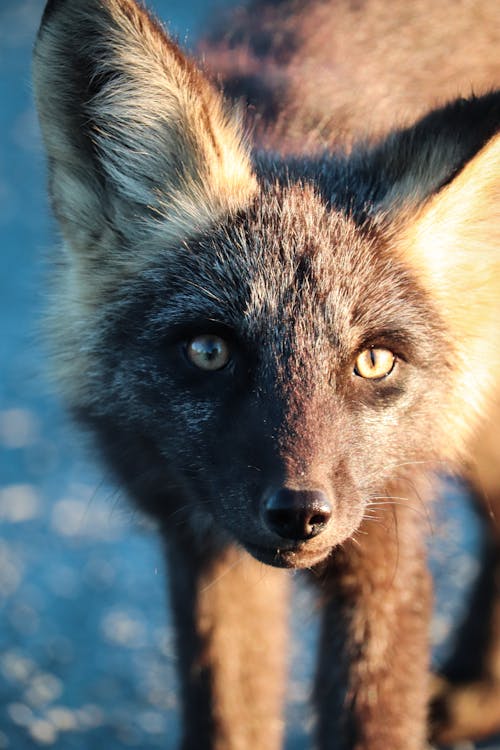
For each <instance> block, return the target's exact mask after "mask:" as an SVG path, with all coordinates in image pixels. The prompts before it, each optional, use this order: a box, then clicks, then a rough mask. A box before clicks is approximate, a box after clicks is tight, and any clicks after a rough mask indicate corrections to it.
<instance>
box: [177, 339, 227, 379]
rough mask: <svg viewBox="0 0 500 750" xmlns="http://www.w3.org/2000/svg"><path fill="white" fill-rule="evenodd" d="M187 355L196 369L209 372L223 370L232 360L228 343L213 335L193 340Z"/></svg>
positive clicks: (190, 342)
mask: <svg viewBox="0 0 500 750" xmlns="http://www.w3.org/2000/svg"><path fill="white" fill-rule="evenodd" d="M186 354H187V357H188V359H189V361H190V362H191V363H192V364H193V365H195V367H198V368H199V369H200V370H206V371H207V372H214V371H216V370H222V368H223V367H225V366H226V365H227V364H228V362H229V360H230V359H231V354H230V351H229V346H228V344H227V342H226V341H224V339H222V338H221V337H220V336H216V335H214V334H211V333H206V334H202V335H201V336H196V338H194V339H191V341H189V343H188V345H187V347H186Z"/></svg>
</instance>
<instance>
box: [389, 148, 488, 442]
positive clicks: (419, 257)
mask: <svg viewBox="0 0 500 750" xmlns="http://www.w3.org/2000/svg"><path fill="white" fill-rule="evenodd" d="M400 247H401V251H402V254H403V256H404V259H405V261H406V262H409V263H410V265H411V266H412V267H413V269H414V270H415V272H416V274H417V276H418V277H419V279H420V280H421V282H422V284H423V286H424V288H426V289H427V290H428V291H429V293H430V296H431V298H432V299H433V300H434V301H435V304H436V308H437V310H438V312H439V313H440V314H441V316H442V319H443V320H444V322H445V324H446V326H447V327H448V329H449V331H450V333H451V335H452V337H453V341H454V345H455V353H456V357H457V361H456V362H455V363H452V364H453V366H454V369H455V370H456V373H457V375H456V387H455V391H454V393H453V394H451V396H450V398H451V402H452V403H454V404H455V411H456V412H457V413H460V416H459V417H457V421H458V422H459V424H457V430H459V431H462V432H464V433H466V432H468V431H469V430H470V427H471V426H474V424H475V416H476V415H477V414H479V413H480V412H481V411H482V410H483V408H484V400H485V397H486V396H487V395H488V394H489V393H490V392H491V390H492V387H493V383H494V381H495V380H498V373H499V371H500V370H499V368H500V135H496V136H495V137H493V138H492V139H491V140H490V141H489V142H488V143H487V145H486V146H485V147H484V148H483V149H482V150H481V151H480V152H479V153H477V154H476V156H475V157H473V158H472V159H471V160H470V161H469V162H468V163H467V165H466V166H465V167H464V168H463V169H462V171H461V172H460V173H459V174H458V175H457V176H456V177H455V178H454V179H453V180H452V181H451V182H450V183H449V184H448V185H447V186H445V187H444V188H443V189H442V190H441V191H440V192H438V193H437V194H436V195H435V196H433V197H432V198H431V199H430V200H429V201H428V202H427V203H426V204H425V205H424V207H423V208H422V209H421V211H420V214H419V215H418V216H417V218H416V220H415V219H413V220H411V223H409V225H408V228H407V229H406V232H405V235H404V240H403V242H402V243H401V245H400ZM436 377H439V373H436ZM457 405H459V406H458V408H457Z"/></svg>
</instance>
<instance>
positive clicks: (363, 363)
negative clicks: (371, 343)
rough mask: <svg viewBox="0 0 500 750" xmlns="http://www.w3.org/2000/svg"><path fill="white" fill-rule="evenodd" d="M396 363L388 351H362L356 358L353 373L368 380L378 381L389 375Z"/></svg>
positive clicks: (391, 353) (393, 356) (394, 356)
mask: <svg viewBox="0 0 500 750" xmlns="http://www.w3.org/2000/svg"><path fill="white" fill-rule="evenodd" d="M395 363H396V355H395V354H394V353H393V352H391V351H390V349H364V350H363V351H362V352H361V353H360V354H358V356H357V357H356V362H355V365H354V373H355V374H356V375H359V376H360V377H361V378H366V379H368V380H380V379H381V378H385V377H386V375H389V374H390V373H391V372H392V370H393V368H394V365H395Z"/></svg>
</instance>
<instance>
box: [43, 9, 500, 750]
mask: <svg viewBox="0 0 500 750" xmlns="http://www.w3.org/2000/svg"><path fill="white" fill-rule="evenodd" d="M428 6H429V7H428ZM431 6H432V13H431V12H430V8H431ZM409 7H410V6H409V5H408V4H406V3H403V2H394V3H381V2H376V0H365V2H362V3H360V4H354V3H349V2H347V0H346V2H339V3H333V2H326V1H325V2H320V1H319V0H312V1H311V2H310V3H307V4H303V3H297V2H294V0H290V1H289V2H288V1H285V2H275V3H269V4H264V3H262V2H261V1H260V0H257V1H256V2H255V3H254V4H253V5H252V6H250V10H249V11H244V10H243V11H239V15H238V13H237V14H236V16H234V17H233V19H232V21H231V26H230V29H231V30H229V31H227V30H224V31H220V30H219V31H215V32H213V33H212V34H211V35H208V36H207V39H209V40H210V41H209V42H208V41H206V42H205V43H204V45H202V48H203V50H204V57H205V61H206V66H207V68H208V69H211V71H212V74H213V71H214V70H215V69H218V70H220V71H221V80H222V82H223V83H224V84H225V86H226V90H227V92H228V94H232V95H233V96H236V97H237V98H240V99H241V98H242V99H243V104H242V103H241V102H240V104H239V106H237V107H236V108H235V107H234V106H231V105H230V104H229V103H228V102H227V101H226V100H224V98H223V96H222V94H221V93H220V92H219V91H218V90H217V86H216V85H215V84H214V83H213V82H211V74H210V73H209V72H201V71H200V69H199V68H198V67H196V65H195V63H194V62H193V61H191V60H190V59H189V58H188V57H186V56H185V55H184V53H183V52H182V51H181V50H180V48H179V47H178V46H177V45H176V44H175V43H174V42H173V41H172V40H171V39H170V38H169V37H168V35H167V34H166V32H165V31H164V30H163V29H162V28H161V26H160V25H159V23H158V22H157V21H155V20H153V19H152V18H151V17H150V16H149V15H148V14H147V12H146V11H145V10H144V9H143V8H142V7H140V6H139V5H137V4H136V3H135V2H134V0H85V2H84V0H72V1H71V2H70V0H51V1H50V2H49V3H48V5H47V8H46V11H45V14H44V17H43V20H42V25H41V29H40V32H39V36H38V40H37V44H36V48H35V57H34V79H35V93H36V100H37V106H38V110H39V113H40V120H41V124H42V131H43V136H44V140H45V144H46V148H47V153H48V163H49V189H50V194H51V198H52V204H53V208H54V212H55V214H56V216H57V218H58V220H59V224H60V227H61V232H62V239H63V242H62V249H61V252H60V254H59V256H58V262H57V266H55V268H56V272H55V277H56V278H55V280H54V286H53V304H52V312H51V314H50V320H49V326H50V329H51V332H52V340H53V349H54V358H53V360H54V363H55V364H54V369H55V373H56V376H57V378H58V382H59V383H60V385H61V388H62V389H63V391H64V393H65V396H66V398H67V400H68V403H69V406H70V408H71V409H72V411H73V413H74V414H75V416H76V418H77V419H78V420H79V421H80V422H81V423H82V424H83V425H85V426H87V427H89V428H90V429H91V430H92V431H93V433H94V434H95V437H96V442H97V444H98V445H99V447H100V449H101V451H102V453H103V455H104V456H105V458H106V460H107V461H108V463H109V465H110V466H111V467H112V469H113V470H114V472H115V473H116V476H117V478H118V479H119V481H120V482H121V483H122V484H123V486H124V487H125V488H126V489H127V491H128V493H129V494H130V496H131V498H132V499H133V500H134V501H135V502H136V503H138V504H139V506H140V507H142V508H143V509H144V510H145V511H146V512H148V513H150V514H151V515H153V516H154V517H155V518H156V519H157V521H158V522H159V526H160V529H161V533H162V535H163V538H164V540H165V548H166V557H167V559H168V561H169V563H170V576H169V581H170V586H171V599H172V605H173V610H174V616H175V619H176V623H177V638H178V650H179V669H180V678H181V689H182V695H183V711H184V727H185V733H184V739H183V748H184V750H204V748H207V750H208V749H209V748H210V749H211V750H228V749H231V750H247V749H248V750H250V748H259V750H277V748H279V747H280V746H281V742H282V735H283V721H282V718H281V705H282V700H283V685H284V681H285V675H286V670H285V642H286V628H285V624H284V623H285V612H286V603H287V580H288V579H287V572H286V571H283V570H279V568H295V569H306V570H307V571H309V573H308V575H309V578H310V579H311V580H312V581H313V582H314V583H315V584H316V585H317V586H318V587H319V589H320V591H321V597H322V602H323V625H322V635H321V643H320V650H319V654H318V666H317V676H316V683H315V691H314V700H315V705H316V709H317V714H318V723H317V741H318V746H319V747H320V748H321V749H322V750H333V748H335V749H336V750H387V748H391V750H422V748H423V747H424V744H425V742H426V737H427V735H428V733H429V729H428V725H427V714H428V700H429V695H430V694H431V686H430V683H429V680H428V677H429V675H428V651H429V646H428V619H429V611H430V601H431V586H430V581H429V575H428V572H427V567H426V562H425V531H426V516H425V513H422V512H421V504H422V503H423V504H424V508H426V507H427V506H428V505H429V504H430V503H431V501H432V498H433V495H434V494H435V492H436V489H435V484H434V482H433V476H434V472H435V471H436V470H438V469H442V468H443V466H444V467H446V468H447V469H448V470H449V471H464V467H468V468H469V470H470V475H471V477H472V476H475V477H476V484H477V486H479V483H480V482H481V481H482V479H483V477H484V480H485V482H486V481H488V488H491V495H490V497H491V498H492V502H495V501H496V500H497V499H498V501H499V505H500V493H498V486H500V484H499V481H498V480H499V479H500V478H499V477H498V476H497V472H498V469H497V466H496V465H497V463H498V456H497V455H496V445H497V444H496V443H495V440H494V439H492V440H491V441H490V443H488V442H487V441H486V440H483V439H481V437H480V436H481V435H483V434H486V433H488V434H491V427H492V422H491V414H492V413H494V408H493V407H492V406H491V405H492V404H495V398H496V394H497V390H498V375H497V373H498V369H499V365H500V362H499V356H498V352H497V349H498V346H497V342H498V340H499V334H500V294H499V292H500V288H499V287H500V268H499V264H500V259H499V257H500V256H499V244H500V243H499V239H500V238H499V236H498V232H499V226H500V216H499V210H500V209H499V206H500V195H499V192H500V180H499V178H498V175H499V173H500V135H499V131H500V92H498V91H497V92H495V91H493V90H492V91H490V92H488V91H487V90H486V89H487V88H488V87H491V86H492V84H493V83H494V82H495V80H494V79H495V77H496V76H497V74H498V67H497V66H495V64H494V62H493V58H494V54H492V55H490V56H488V55H489V53H488V50H490V49H493V47H495V45H496V43H497V42H498V41H500V40H498V33H497V32H496V30H497V29H499V28H500V25H498V24H497V25H496V26H495V25H494V23H493V22H494V20H495V19H497V17H498V5H497V3H493V2H487V3H482V4H481V6H480V7H479V6H477V4H475V3H473V2H465V0H464V1H463V2H460V3H459V4H458V6H457V4H456V3H451V2H450V3H449V2H444V3H442V4H439V5H438V6H437V7H436V3H433V4H431V3H429V2H427V0H419V2H418V3H416V4H415V5H413V4H412V11H411V12H410V10H409ZM306 14H307V15H306ZM450 16H452V17H453V23H454V25H453V27H452V28H451V27H450V26H449V24H448V20H449V18H450ZM257 19H258V20H257ZM444 21H446V23H444ZM431 28H432V33H431ZM495 34H497V36H496V37H495ZM415 40H417V41H415ZM457 44H459V45H461V47H462V49H463V50H464V52H463V54H461V55H455V57H454V58H451V57H450V52H449V50H450V49H451V48H452V47H453V46H456V45H457ZM346 45H347V47H348V48H349V50H352V52H353V54H352V63H349V64H347V62H346V60H347V59H348V57H349V55H347V54H345V55H344V53H343V50H344V49H345V48H347V47H346ZM464 45H465V46H464ZM415 48H416V49H417V51H415ZM495 49H496V47H495ZM436 50H439V55H440V56H441V58H443V59H444V58H446V66H445V68H443V66H441V65H438V68H439V73H438V75H437V77H436V80H434V73H432V76H433V80H432V82H429V77H430V74H429V71H430V69H431V67H432V70H433V71H434V61H435V59H436V57H435V55H436ZM479 59H486V60H488V65H487V66H486V67H485V68H484V70H483V69H481V71H480V74H479V73H478V62H477V61H478V60H479ZM431 61H433V62H432V66H431ZM341 62H342V64H341ZM368 62H369V63H370V65H368ZM353 82H354V83H353ZM471 82H472V83H474V84H475V85H477V91H476V95H471V94H470V91H469V88H470V84H471ZM483 89H484V91H483V92H482V93H481V95H479V91H480V90H483ZM431 91H433V92H434V93H433V94H432V95H431V93H430V92H431ZM424 92H425V95H424ZM450 93H452V94H456V93H463V94H466V95H467V98H461V99H455V100H454V101H452V102H450V103H446V101H445V99H447V98H448V97H449V96H450ZM417 94H419V95H417ZM252 97H257V99H256V100H255V102H254V100H253V99H252ZM245 100H246V107H245ZM431 100H432V101H431ZM434 100H435V101H434ZM436 102H439V106H437V104H436ZM433 103H434V104H436V106H435V107H434V109H432V110H431V111H428V109H429V107H430V106H431V105H432V104H433ZM242 112H243V118H242V116H241V113H242ZM417 116H419V117H420V119H418V120H417V121H416V122H414V123H413V124H410V118H415V117H417ZM242 119H243V120H244V121H245V122H246V125H247V127H250V129H251V132H252V142H251V143H250V139H249V138H248V137H245V136H244V132H243V128H242ZM206 335H209V336H212V337H213V336H215V337H217V339H216V340H217V341H219V342H220V341H222V344H223V346H224V347H225V348H226V349H225V350H227V351H228V352H229V355H228V356H229V362H228V364H227V365H226V366H224V367H222V368H221V369H220V370H215V371H213V372H208V371H205V370H203V369H201V368H200V367H197V366H195V364H193V362H192V361H191V360H190V358H189V351H190V345H191V344H192V342H193V341H194V342H197V341H198V342H199V340H200V336H201V337H204V336H206ZM380 350H382V351H383V352H385V357H386V361H387V358H389V359H388V361H389V362H392V366H391V369H389V370H388V371H387V372H386V373H383V377H377V378H374V379H371V378H369V377H364V376H363V377H362V376H361V375H360V372H359V369H358V367H357V362H358V357H359V355H360V354H361V353H362V352H366V351H368V352H371V357H372V358H375V357H376V352H377V351H380ZM374 361H375V360H374ZM488 416H490V419H488ZM478 441H481V442H480V445H481V448H482V446H483V444H484V446H485V449H484V450H482V449H481V451H480V452H479V454H475V453H474V448H475V447H477V445H478ZM487 445H491V446H492V448H491V449H490V450H489V451H488V450H486V446H487ZM474 461H475V464H474ZM474 466H475V467H476V468H475V469H473V468H470V467H474ZM474 472H475V474H474ZM283 498H288V499H287V500H286V502H287V503H288V502H290V498H292V499H293V502H294V503H298V504H299V506H300V507H299V506H295V505H293V507H289V506H288V505H287V506H286V507H285V511H283V508H282V506H281V505H280V504H279V503H282V502H284V500H283ZM311 498H313V499H312V500H311ZM313 501H314V503H313ZM306 502H307V503H313V505H311V506H310V507H309V506H307V508H304V507H303V506H302V505H301V504H302V503H306ZM273 503H278V504H277V506H276V508H273V513H274V515H273V519H274V521H273V523H271V521H270V518H271V514H270V509H271V506H272V504H273ZM297 507H298V508H299V509H298V510H297ZM310 508H311V509H312V510H310ZM325 509H326V510H325ZM306 511H307V513H309V511H310V516H309V515H308V518H309V517H310V518H311V519H312V520H311V524H309V525H308V526H307V529H308V531H307V533H305V532H294V534H292V533H291V532H290V531H286V533H285V527H284V525H283V518H284V513H286V514H287V519H288V520H289V517H290V514H291V513H292V512H293V520H294V524H295V528H298V527H297V524H298V522H299V520H300V519H302V517H303V516H302V515H301V514H303V513H305V512H306ZM313 521H314V523H313ZM276 524H277V526H276ZM287 528H289V527H287ZM311 529H312V530H311ZM301 534H302V536H301ZM262 563H266V564H267V565H268V566H271V567H264V566H263V565H262ZM492 612H493V617H492V623H493V622H494V619H495V613H496V610H495V608H494V607H493V609H492ZM490 636H491V638H490V639H489V641H488V642H489V644H490V645H489V651H488V653H489V656H488V657H487V658H486V657H485V661H484V670H483V674H482V675H481V676H480V677H483V678H484V679H483V680H481V679H479V680H478V682H477V683H476V684H475V686H473V687H472V693H467V691H465V692H464V690H462V689H461V688H460V687H458V688H453V687H452V686H450V685H449V684H448V683H447V682H446V681H441V682H440V683H439V689H436V690H435V695H434V702H433V713H432V717H433V724H432V726H431V733H432V735H433V737H434V738H436V739H439V740H447V741H448V740H450V739H455V738H460V737H464V736H474V735H478V734H481V733H482V732H484V731H491V730H492V729H496V728H499V727H500V710H498V703H497V704H496V705H497V709H495V702H494V697H495V696H496V695H498V690H499V688H498V685H500V674H497V672H498V669H497V667H498V663H500V662H499V660H498V659H496V654H497V652H498V653H500V646H499V642H500V628H495V627H493V625H492V627H491V630H490ZM495 665H496V666H495ZM436 684H437V683H436ZM488 690H489V692H488V695H489V696H490V697H491V696H493V697H492V698H491V700H490V704H491V710H489V712H488V716H487V717H484V721H483V723H482V724H481V722H479V721H478V719H477V716H476V714H475V713H474V711H473V710H471V708H470V707H471V706H472V707H473V706H475V705H477V704H478V700H479V699H481V697H482V698H484V695H485V692H486V691H488ZM464 704H465V707H464Z"/></svg>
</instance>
